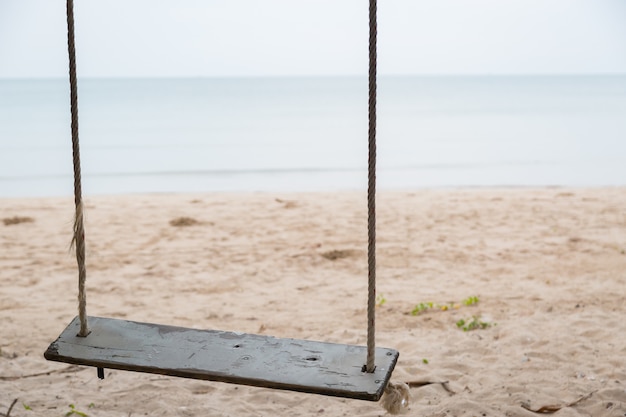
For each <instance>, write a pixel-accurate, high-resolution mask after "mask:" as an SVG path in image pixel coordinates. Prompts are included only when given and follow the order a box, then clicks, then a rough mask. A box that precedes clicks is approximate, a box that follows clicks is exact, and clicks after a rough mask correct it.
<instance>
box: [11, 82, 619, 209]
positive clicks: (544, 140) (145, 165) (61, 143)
mask: <svg viewBox="0 0 626 417" xmlns="http://www.w3.org/2000/svg"><path fill="white" fill-rule="evenodd" d="M378 93H379V95H378V130H377V132H378V176H377V177H378V184H379V189H416V188H422V187H456V186H548V185H549V186H553V185H556V186H613V185H626V76H564V77H558V76H546V77H536V76H535V77H387V78H385V77H382V78H381V79H380V80H379V83H378ZM79 120H80V140H81V156H82V167H83V192H84V194H85V195H88V194H92V195H93V194H124V193H144V192H210V191H332V190H364V189H366V184H367V178H366V176H367V80H366V79H365V78H360V77H354V78H349V77H343V78H249V79H236V78H223V79H83V80H79ZM72 172H73V171H72V157H71V137H70V114H69V87H68V83H67V80H64V79H52V80H0V197H21V196H54V195H71V194H72V192H73V188H72V187H73V180H72Z"/></svg>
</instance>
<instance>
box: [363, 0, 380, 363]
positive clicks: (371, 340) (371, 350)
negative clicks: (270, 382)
mask: <svg viewBox="0 0 626 417" xmlns="http://www.w3.org/2000/svg"><path fill="white" fill-rule="evenodd" d="M369 27H370V37H369V101H368V118H369V126H368V144H369V154H368V164H367V170H368V177H367V179H368V181H367V235H368V238H367V266H368V274H367V276H368V291H367V362H366V364H365V370H366V371H367V372H369V373H372V372H374V370H375V369H376V364H375V360H374V358H375V354H376V313H375V311H376V38H377V23H376V0H370V9H369Z"/></svg>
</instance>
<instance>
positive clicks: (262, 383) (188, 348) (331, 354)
mask: <svg viewBox="0 0 626 417" xmlns="http://www.w3.org/2000/svg"><path fill="white" fill-rule="evenodd" d="M73 9H74V5H73V0H67V25H68V54H69V62H70V65H69V67H70V69H69V78H70V93H71V94H70V96H71V113H72V147H73V159H74V201H75V205H76V216H75V223H74V243H75V245H76V259H77V263H78V278H79V279H78V282H79V284H78V288H79V290H78V293H79V296H78V299H79V303H78V304H79V306H78V311H79V314H78V316H77V317H76V318H74V319H73V320H72V322H71V323H70V324H69V325H68V326H67V328H66V329H65V330H64V331H63V332H62V333H61V335H60V336H59V338H58V339H57V340H56V341H54V342H53V343H52V344H50V346H49V347H48V349H47V350H46V352H45V354H44V356H45V358H46V359H48V360H51V361H57V362H65V363H70V364H75V365H83V366H92V367H95V368H97V369H98V376H99V377H100V378H104V369H105V368H108V369H119V370H125V371H135V372H146V373H153V374H161V375H170V376H176V377H183V378H193V379H202V380H209V381H219V382H228V383H234V384H242V385H250V386H256V387H264V388H276V389H285V390H291V391H299V392H307V393H314V394H322V395H330V396H337V397H345V398H354V399H361V400H370V401H378V400H379V399H380V397H381V396H382V394H383V392H384V390H385V388H386V387H387V384H388V383H389V379H390V377H391V373H392V372H393V369H394V367H395V365H396V362H397V360H398V356H399V353H398V351H396V350H393V349H386V348H380V347H379V348H376V347H375V313H374V311H375V304H376V207H375V194H376V0H370V9H369V19H370V45H369V62H370V68H369V135H368V136H369V160H368V300H367V307H368V308H367V310H368V312H367V322H368V326H367V346H355V345H343V344H336V343H326V342H318V341H311V340H298V339H288V338H276V337H272V336H264V335H255V334H245V333H235V332H227V331H218V330H198V329H190V328H183V327H175V326H167V325H161V324H152V323H140V322H135V321H127V320H119V319H112V318H103V317H88V316H87V313H86V291H85V280H86V269H85V231H84V225H83V203H82V189H81V188H82V187H81V175H80V151H79V142H78V99H77V80H76V60H75V46H74V11H73Z"/></svg>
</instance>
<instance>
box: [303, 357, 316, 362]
mask: <svg viewBox="0 0 626 417" xmlns="http://www.w3.org/2000/svg"><path fill="white" fill-rule="evenodd" d="M319 359H320V358H318V357H317V356H309V357H308V358H304V360H307V361H311V362H315V361H317V360H319Z"/></svg>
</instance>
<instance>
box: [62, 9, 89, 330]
mask: <svg viewBox="0 0 626 417" xmlns="http://www.w3.org/2000/svg"><path fill="white" fill-rule="evenodd" d="M67 53H68V56H69V61H70V68H69V74H70V108H71V112H72V155H73V160H74V203H75V205H76V213H75V218H74V238H73V239H72V243H73V244H74V245H75V246H76V261H77V263H78V317H79V319H80V331H79V332H78V336H81V337H85V336H87V335H88V334H89V324H88V323H87V293H86V290H85V281H86V280H87V269H86V267H85V224H84V221H83V220H84V216H83V196H82V185H81V175H80V148H79V143H78V83H77V81H76V46H75V42H74V1H73V0H67Z"/></svg>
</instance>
